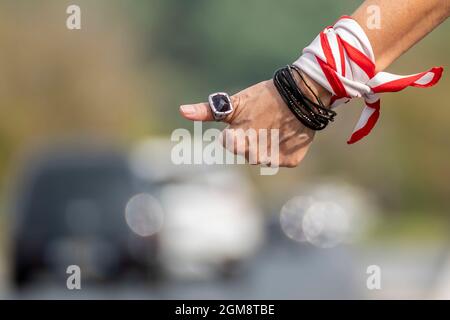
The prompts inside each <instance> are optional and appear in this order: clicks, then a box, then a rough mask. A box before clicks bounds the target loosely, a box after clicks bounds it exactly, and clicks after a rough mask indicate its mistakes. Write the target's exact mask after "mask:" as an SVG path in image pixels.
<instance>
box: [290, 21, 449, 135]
mask: <svg viewBox="0 0 450 320" xmlns="http://www.w3.org/2000/svg"><path fill="white" fill-rule="evenodd" d="M294 64H295V65H296V66H297V67H299V68H300V69H301V70H302V71H303V72H305V73H306V74H307V75H308V76H310V77H311V78H312V79H313V80H315V81H316V82H317V83H319V84H320V85H322V86H323V87H324V88H326V89H327V90H328V91H329V92H331V94H332V98H331V107H332V108H334V107H336V106H338V105H341V104H343V103H346V102H348V101H349V100H350V99H352V98H358V97H362V98H364V100H365V103H366V105H365V108H364V110H363V112H362V114H361V116H360V118H359V121H358V123H357V124H356V127H355V129H354V130H353V133H352V135H351V137H350V139H349V140H348V141H347V143H349V144H352V143H355V142H357V141H358V140H360V139H362V138H363V137H365V136H366V135H368V134H369V133H370V131H371V130H372V128H373V127H374V126H375V124H376V122H377V120H378V118H379V116H380V98H379V95H378V94H379V93H382V92H396V91H400V90H403V89H405V88H406V87H409V86H411V87H419V88H426V87H430V86H433V85H434V84H436V83H437V82H438V81H439V79H440V78H441V75H442V71H443V68H442V67H435V68H431V69H430V70H428V71H425V72H421V73H417V74H413V75H408V76H400V75H396V74H392V73H387V72H378V73H376V71H375V70H376V68H375V56H374V53H373V50H372V46H371V44H370V41H369V39H368V38H367V35H366V34H365V32H364V30H363V29H362V28H361V26H360V25H359V24H358V23H357V22H356V21H355V20H353V19H352V18H351V17H348V16H343V17H341V18H340V19H339V20H338V21H337V22H336V24H335V25H334V26H332V27H327V28H325V30H323V31H322V32H321V33H320V34H319V35H318V36H317V37H316V38H315V39H314V41H313V42H312V43H311V44H310V45H309V46H308V47H306V48H305V49H304V50H303V54H302V56H301V57H300V58H299V59H298V60H297V61H295V62H294Z"/></svg>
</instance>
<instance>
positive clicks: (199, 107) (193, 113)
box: [180, 94, 241, 123]
mask: <svg viewBox="0 0 450 320" xmlns="http://www.w3.org/2000/svg"><path fill="white" fill-rule="evenodd" d="M230 99H231V104H232V106H233V111H232V112H231V113H230V114H229V115H227V117H226V118H225V119H223V120H221V121H223V122H227V123H230V122H231V121H232V119H233V115H234V114H236V110H237V109H238V108H239V104H240V103H239V102H240V100H241V99H240V95H239V94H235V95H233V96H231V97H230ZM180 113H181V115H182V116H183V117H185V118H186V119H188V120H192V121H214V116H213V114H212V111H211V108H210V106H209V103H206V102H204V103H196V104H185V105H182V106H180Z"/></svg>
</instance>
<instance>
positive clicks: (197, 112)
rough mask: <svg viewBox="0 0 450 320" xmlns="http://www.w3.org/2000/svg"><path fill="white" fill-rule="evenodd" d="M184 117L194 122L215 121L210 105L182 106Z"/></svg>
mask: <svg viewBox="0 0 450 320" xmlns="http://www.w3.org/2000/svg"><path fill="white" fill-rule="evenodd" d="M180 113H181V115H182V116H183V117H185V118H186V119H188V120H192V121H213V120H214V117H213V114H212V112H211V108H210V107H209V104H208V103H197V104H185V105H182V106H180Z"/></svg>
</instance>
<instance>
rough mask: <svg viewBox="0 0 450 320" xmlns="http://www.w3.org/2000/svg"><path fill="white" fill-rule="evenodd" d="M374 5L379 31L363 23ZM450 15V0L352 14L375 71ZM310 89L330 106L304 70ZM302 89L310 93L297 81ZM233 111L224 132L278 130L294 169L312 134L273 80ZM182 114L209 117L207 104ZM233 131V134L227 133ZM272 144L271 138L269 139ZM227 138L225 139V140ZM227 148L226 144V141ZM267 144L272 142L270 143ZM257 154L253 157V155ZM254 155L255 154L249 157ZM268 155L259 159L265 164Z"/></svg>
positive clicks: (410, 1) (388, 2)
mask: <svg viewBox="0 0 450 320" xmlns="http://www.w3.org/2000/svg"><path fill="white" fill-rule="evenodd" d="M372 5H377V6H379V8H380V14H381V24H382V27H381V29H372V30H371V29H368V28H367V23H366V22H367V21H368V19H369V18H370V15H371V14H372V11H370V10H368V8H369V7H370V6H372ZM449 15H450V0H426V1H424V0H398V1H392V0H366V1H365V2H364V3H363V4H362V5H361V6H360V7H359V8H358V9H357V10H356V11H355V12H354V14H353V15H352V17H353V19H355V20H356V21H357V22H358V23H359V24H360V26H361V27H362V28H363V29H364V31H365V32H366V34H367V36H368V37H369V40H370V42H371V44H372V47H373V50H374V54H375V57H376V68H377V71H382V70H384V69H385V68H387V67H388V66H389V65H390V64H391V63H392V62H393V61H394V60H396V59H397V58H398V57H400V56H401V55H402V54H403V53H405V52H406V51H407V50H408V49H410V48H411V47H412V46H414V45H415V44H416V43H417V42H419V41H420V40H421V39H422V38H423V37H425V36H426V35H427V34H428V33H430V32H431V31H432V30H433V29H434V28H436V27H437V26H438V25H440V24H441V23H442V22H444V21H445V20H446V19H447V18H448V17H449ZM303 76H304V78H305V79H306V81H307V82H308V84H309V85H310V86H311V87H312V89H313V90H314V92H315V93H316V94H317V95H318V96H319V97H320V98H321V100H322V101H323V102H324V104H325V105H328V104H329V101H330V93H329V92H327V91H326V90H325V89H324V88H323V87H321V86H320V85H318V84H317V83H315V82H314V81H313V80H312V79H310V78H309V77H308V76H306V75H305V74H303ZM297 83H298V84H299V86H300V89H302V91H303V92H304V93H307V94H309V95H310V98H313V97H312V95H311V94H310V93H309V91H308V90H307V89H306V88H305V87H304V85H303V84H302V83H301V82H297ZM231 100H232V103H233V106H234V112H233V113H232V114H230V115H229V116H228V117H227V118H226V119H225V120H224V121H225V122H226V123H228V124H229V125H228V127H227V128H226V129H225V130H224V132H223V136H224V137H227V135H228V136H230V135H231V134H232V132H233V130H230V129H244V130H247V129H249V128H253V129H269V130H270V129H279V136H280V144H279V163H278V165H279V166H282V167H295V166H297V165H298V164H299V163H300V162H301V161H302V160H303V158H304V157H305V155H306V153H307V151H308V149H309V146H310V145H311V143H312V141H313V138H314V133H315V132H314V131H313V130H310V129H309V128H306V127H304V126H303V125H302V124H301V123H300V122H299V121H298V120H297V119H296V118H295V116H294V115H293V114H292V113H291V111H290V110H289V109H288V108H287V107H286V105H285V103H284V102H283V100H282V99H281V97H280V95H279V93H278V91H277V90H276V88H275V86H274V84H273V82H272V80H267V81H263V82H260V83H258V84H256V85H254V86H251V87H249V88H246V89H244V90H242V91H241V92H239V93H237V94H235V95H233V96H232V97H231ZM180 113H181V115H182V116H183V117H185V118H186V119H188V120H193V121H213V117H212V114H211V110H210V108H209V105H208V104H207V103H198V104H188V105H182V106H180ZM230 133H231V134H230ZM268 140H269V142H270V139H268ZM223 141H225V139H223ZM251 145H252V144H251V143H248V142H247V143H245V144H244V145H240V146H238V145H236V144H235V145H234V148H233V146H231V147H232V149H231V151H233V152H235V153H239V154H244V155H245V156H246V158H247V160H248V159H249V156H250V155H253V157H255V154H256V155H257V154H258V152H257V150H249V148H248V146H251ZM226 146H227V148H228V149H230V146H229V144H228V145H226ZM269 147H270V146H269ZM256 158H257V157H256ZM253 159H255V158H253ZM265 161H266V159H257V163H258V164H260V163H265Z"/></svg>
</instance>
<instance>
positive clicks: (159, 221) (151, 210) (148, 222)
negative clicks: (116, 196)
mask: <svg viewBox="0 0 450 320" xmlns="http://www.w3.org/2000/svg"><path fill="white" fill-rule="evenodd" d="M125 219H126V221H127V224H128V226H129V227H130V229H131V230H132V231H133V232H134V233H136V234H138V235H139V236H141V237H148V236H151V235H153V234H155V233H157V232H158V231H159V230H161V228H162V225H163V222H164V211H163V209H162V207H161V205H160V203H159V201H158V200H157V199H156V198H155V197H153V196H152V195H150V194H147V193H141V194H138V195H135V196H134V197H132V198H131V199H130V200H129V201H128V203H127V206H126V209H125Z"/></svg>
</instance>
